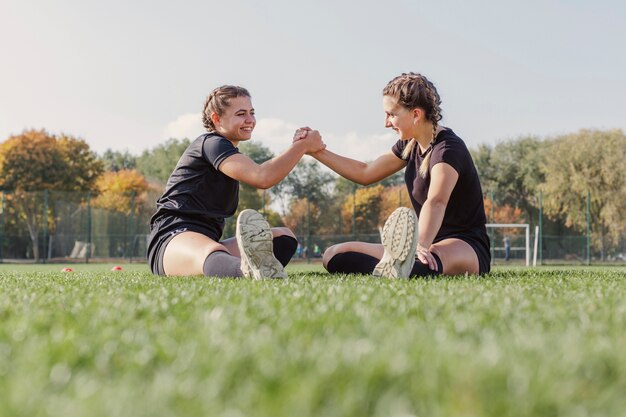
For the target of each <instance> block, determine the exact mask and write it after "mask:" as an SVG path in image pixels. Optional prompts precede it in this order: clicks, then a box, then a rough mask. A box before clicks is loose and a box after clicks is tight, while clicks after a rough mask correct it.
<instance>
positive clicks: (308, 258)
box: [306, 189, 313, 263]
mask: <svg viewBox="0 0 626 417" xmlns="http://www.w3.org/2000/svg"><path fill="white" fill-rule="evenodd" d="M306 236H307V237H306V247H307V251H306V261H307V263H311V251H312V250H313V248H312V247H311V193H310V192H309V190H308V189H307V190H306Z"/></svg>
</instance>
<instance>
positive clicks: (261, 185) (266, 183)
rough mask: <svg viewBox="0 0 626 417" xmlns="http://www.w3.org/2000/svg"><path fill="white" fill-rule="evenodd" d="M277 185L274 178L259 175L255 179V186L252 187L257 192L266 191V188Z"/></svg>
mask: <svg viewBox="0 0 626 417" xmlns="http://www.w3.org/2000/svg"><path fill="white" fill-rule="evenodd" d="M277 183H278V181H276V180H275V179H274V178H271V177H270V176H268V175H260V176H259V177H258V178H257V181H256V184H254V186H255V187H256V188H258V189H259V190H267V189H268V188H272V187H273V186H275V185H276V184H277Z"/></svg>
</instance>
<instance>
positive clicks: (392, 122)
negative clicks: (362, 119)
mask: <svg viewBox="0 0 626 417" xmlns="http://www.w3.org/2000/svg"><path fill="white" fill-rule="evenodd" d="M383 109H384V110H385V127H388V128H390V129H393V130H394V131H396V132H398V135H399V136H400V139H401V140H410V139H412V138H414V137H415V130H416V122H417V120H418V119H419V118H420V116H421V112H422V111H421V110H420V109H413V110H409V109H407V108H405V107H403V106H401V105H400V104H398V101H397V100H396V99H395V98H393V97H391V96H383Z"/></svg>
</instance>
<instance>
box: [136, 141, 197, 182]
mask: <svg viewBox="0 0 626 417" xmlns="http://www.w3.org/2000/svg"><path fill="white" fill-rule="evenodd" d="M190 143H191V141H190V140H189V139H182V140H178V139H169V140H168V141H167V142H165V143H163V144H160V145H157V146H155V147H154V148H152V149H149V150H145V151H143V152H142V153H141V155H140V156H139V157H138V158H137V170H138V171H139V172H140V173H141V174H142V175H143V176H144V177H146V178H147V179H148V180H154V181H159V182H161V183H163V184H165V183H166V182H167V179H168V178H169V177H170V174H171V173H172V171H173V170H174V168H175V167H176V164H177V163H178V160H179V159H180V157H181V155H182V154H183V152H185V149H187V147H188V146H189V144H190Z"/></svg>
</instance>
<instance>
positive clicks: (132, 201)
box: [127, 191, 135, 264]
mask: <svg viewBox="0 0 626 417" xmlns="http://www.w3.org/2000/svg"><path fill="white" fill-rule="evenodd" d="M134 219H135V191H131V192H130V225H129V226H128V229H127V230H128V234H129V235H130V236H129V241H130V244H129V245H128V263H131V264H132V263H133V246H134V245H133V244H134V236H135V233H134V231H135V228H134V227H133V225H134V224H135V222H134Z"/></svg>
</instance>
